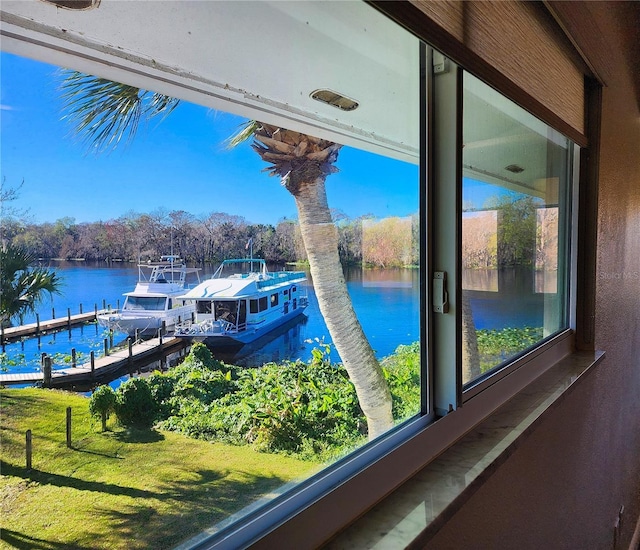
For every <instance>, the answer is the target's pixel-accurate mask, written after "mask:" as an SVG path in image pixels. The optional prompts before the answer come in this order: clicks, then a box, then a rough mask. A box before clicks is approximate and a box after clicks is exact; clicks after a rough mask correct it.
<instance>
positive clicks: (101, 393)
mask: <svg viewBox="0 0 640 550" xmlns="http://www.w3.org/2000/svg"><path fill="white" fill-rule="evenodd" d="M115 408H116V393H115V392H114V391H113V388H112V387H111V386H108V385H104V386H98V387H97V388H96V389H95V390H94V392H93V394H92V395H91V399H90V400H89V413H90V414H91V416H94V417H96V418H99V419H100V420H101V421H102V431H103V432H106V431H107V420H108V419H109V416H111V413H112V412H114V411H115Z"/></svg>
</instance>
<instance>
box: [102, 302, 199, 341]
mask: <svg viewBox="0 0 640 550" xmlns="http://www.w3.org/2000/svg"><path fill="white" fill-rule="evenodd" d="M179 309H180V311H179V312H175V313H174V311H176V310H173V311H171V312H162V313H161V314H159V315H126V314H123V313H119V312H114V313H105V314H102V315H98V324H99V325H100V326H103V327H105V328H108V329H110V330H113V331H114V332H126V333H127V334H128V335H129V336H135V335H136V333H137V334H138V335H139V336H152V335H153V336H155V335H156V334H157V333H158V330H159V329H161V328H163V326H164V328H165V330H167V331H171V330H173V328H174V327H175V325H176V323H180V322H182V321H184V320H185V319H189V318H190V317H191V316H192V314H193V312H194V311H195V309H194V308H193V307H183V308H179Z"/></svg>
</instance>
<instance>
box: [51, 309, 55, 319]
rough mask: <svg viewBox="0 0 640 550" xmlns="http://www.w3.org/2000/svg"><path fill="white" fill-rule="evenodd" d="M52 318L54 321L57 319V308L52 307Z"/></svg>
mask: <svg viewBox="0 0 640 550" xmlns="http://www.w3.org/2000/svg"><path fill="white" fill-rule="evenodd" d="M51 318H52V319H55V318H56V308H55V307H52V308H51Z"/></svg>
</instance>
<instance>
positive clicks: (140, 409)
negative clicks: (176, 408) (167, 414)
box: [116, 378, 156, 428]
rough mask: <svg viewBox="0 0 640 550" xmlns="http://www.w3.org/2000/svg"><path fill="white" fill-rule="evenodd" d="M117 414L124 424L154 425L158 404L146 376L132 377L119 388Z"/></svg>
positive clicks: (147, 426) (138, 426) (142, 426)
mask: <svg viewBox="0 0 640 550" xmlns="http://www.w3.org/2000/svg"><path fill="white" fill-rule="evenodd" d="M116 416H117V417H118V421H119V422H120V424H122V425H123V426H133V427H136V428H150V427H151V426H152V425H153V423H154V421H155V418H156V405H155V402H154V399H153V396H152V395H151V388H150V387H149V384H148V383H147V381H146V380H145V379H144V378H131V379H130V380H127V381H126V382H125V383H124V384H122V385H121V386H120V387H119V388H118V391H117V392H116Z"/></svg>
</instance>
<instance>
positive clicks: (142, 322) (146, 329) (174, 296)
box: [98, 256, 200, 336]
mask: <svg viewBox="0 0 640 550" xmlns="http://www.w3.org/2000/svg"><path fill="white" fill-rule="evenodd" d="M199 271H200V270H199V268H195V267H187V266H186V264H185V263H184V262H183V261H182V260H181V259H180V258H178V257H177V256H162V257H161V258H160V261H159V262H151V261H150V262H147V263H146V264H145V263H140V264H138V282H137V283H136V286H135V289H134V290H133V292H126V293H125V294H124V296H125V300H124V304H123V305H122V309H120V310H112V311H109V312H107V313H103V314H100V315H98V323H99V324H100V325H102V326H104V327H107V328H109V329H111V330H113V331H118V332H126V333H127V334H129V336H134V335H136V334H138V335H139V336H150V335H155V334H157V332H158V329H161V328H163V327H164V328H166V329H167V330H172V329H173V328H174V327H175V325H176V323H179V322H181V321H183V320H184V319H190V318H191V317H192V316H193V315H194V314H195V303H194V302H193V301H190V300H185V299H183V298H182V295H183V294H184V293H185V291H186V290H188V288H189V287H188V282H187V278H188V277H189V276H195V277H193V279H195V280H194V283H193V284H198V283H199V282H200V277H199V275H198V272H199Z"/></svg>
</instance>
